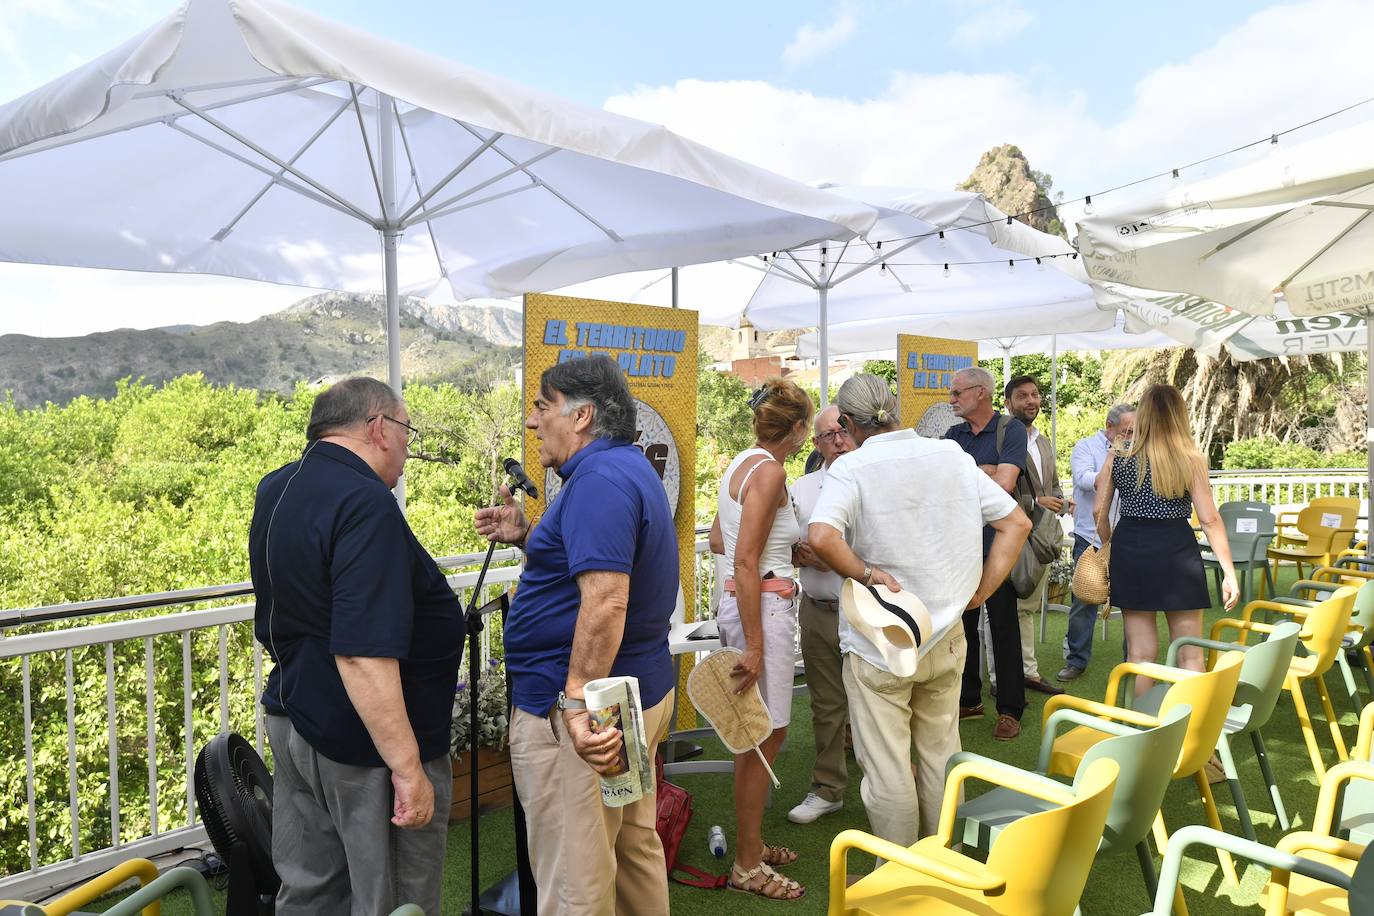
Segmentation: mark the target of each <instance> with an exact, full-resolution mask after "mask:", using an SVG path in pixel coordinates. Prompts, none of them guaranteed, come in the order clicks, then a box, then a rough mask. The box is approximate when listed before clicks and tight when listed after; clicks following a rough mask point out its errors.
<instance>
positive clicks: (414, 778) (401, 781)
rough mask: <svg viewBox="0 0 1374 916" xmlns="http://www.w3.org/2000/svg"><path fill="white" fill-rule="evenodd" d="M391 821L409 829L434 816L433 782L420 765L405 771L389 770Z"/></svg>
mask: <svg viewBox="0 0 1374 916" xmlns="http://www.w3.org/2000/svg"><path fill="white" fill-rule="evenodd" d="M391 789H392V793H393V798H394V801H393V803H392V814H391V823H393V824H395V825H396V826H397V827H404V828H407V829H410V830H415V829H417V828H420V827H423V826H425V825H426V824H428V823H429V821H430V818H432V817H434V784H433V783H432V782H430V781H429V777H428V776H426V775H425V768H424V767H423V766H420V765H418V764H417V765H416V766H415V767H413V768H411V769H408V770H406V771H405V772H397V771H396V770H392V772H391Z"/></svg>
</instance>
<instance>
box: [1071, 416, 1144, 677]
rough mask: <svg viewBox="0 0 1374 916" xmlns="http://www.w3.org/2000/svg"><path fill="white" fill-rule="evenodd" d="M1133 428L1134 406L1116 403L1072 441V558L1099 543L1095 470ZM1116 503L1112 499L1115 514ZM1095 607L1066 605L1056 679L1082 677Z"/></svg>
mask: <svg viewBox="0 0 1374 916" xmlns="http://www.w3.org/2000/svg"><path fill="white" fill-rule="evenodd" d="M1134 431H1135V406H1134V405H1131V404H1117V405H1115V406H1114V407H1112V409H1111V410H1109V411H1107V422H1106V424H1105V426H1104V428H1103V429H1100V430H1098V431H1097V432H1096V433H1093V434H1092V435H1091V436H1089V437H1088V438H1086V439H1080V440H1078V442H1077V443H1075V444H1074V447H1073V453H1072V454H1071V455H1070V457H1069V473H1070V474H1072V475H1073V500H1074V511H1073V561H1074V562H1075V563H1077V562H1078V558H1079V556H1081V555H1082V554H1083V551H1085V550H1087V549H1088V548H1089V547H1101V546H1102V540H1101V538H1099V537H1098V536H1097V521H1096V520H1095V519H1094V518H1093V502H1094V501H1095V500H1096V499H1097V472H1098V471H1100V470H1102V466H1103V465H1104V464H1106V463H1107V450H1108V448H1109V447H1110V446H1111V445H1112V443H1114V442H1127V441H1129V440H1130V438H1131V436H1132V434H1133V433H1134ZM1117 511H1119V510H1118V509H1117V504H1116V502H1115V501H1113V502H1112V513H1113V517H1115V514H1116V512H1117ZM1096 620H1097V608H1096V607H1095V606H1093V605H1087V604H1084V603H1083V602H1082V601H1079V600H1078V599H1077V598H1074V599H1073V604H1072V605H1071V606H1070V608H1069V631H1068V634H1067V635H1066V636H1065V637H1064V667H1063V668H1062V669H1060V671H1059V673H1058V674H1057V675H1055V680H1057V681H1072V680H1074V679H1075V678H1079V677H1082V675H1083V672H1084V671H1086V670H1087V668H1088V662H1090V661H1091V660H1092V657H1093V623H1094V622H1096Z"/></svg>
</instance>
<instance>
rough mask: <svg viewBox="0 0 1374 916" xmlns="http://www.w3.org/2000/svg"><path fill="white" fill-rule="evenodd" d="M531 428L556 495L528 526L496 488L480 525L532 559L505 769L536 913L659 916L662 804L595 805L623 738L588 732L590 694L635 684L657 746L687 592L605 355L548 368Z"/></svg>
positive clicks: (654, 480) (522, 592)
mask: <svg viewBox="0 0 1374 916" xmlns="http://www.w3.org/2000/svg"><path fill="white" fill-rule="evenodd" d="M525 426H526V428H528V429H532V430H534V432H535V435H536V437H537V438H538V439H539V461H540V463H541V464H542V465H543V466H544V467H546V468H552V469H553V470H554V471H555V472H557V474H558V476H559V477H560V478H561V479H562V481H563V485H562V489H561V490H560V491H559V493H558V495H557V497H556V498H555V499H554V501H553V503H552V504H551V505H550V506H549V508H548V510H547V511H546V512H545V513H544V515H543V517H542V518H541V519H539V521H538V524H535V525H531V524H530V523H529V522H527V521H526V519H525V517H524V515H523V513H522V512H521V511H520V508H519V506H518V505H517V504H516V503H515V500H514V499H513V498H512V497H511V494H510V490H509V489H508V488H504V487H503V488H502V494H503V496H504V498H505V500H504V502H505V504H504V505H502V506H499V507H495V508H491V509H481V510H479V511H478V512H477V518H476V525H477V531H478V533H479V534H481V535H483V536H484V537H487V538H489V539H492V540H497V541H502V542H504V543H507V544H517V545H520V546H522V547H523V548H524V550H525V554H526V565H525V570H524V572H523V573H522V574H521V576H520V584H519V587H518V588H517V589H516V593H515V601H514V603H513V604H512V606H511V609H510V612H509V614H508V615H507V618H506V623H505V630H504V633H503V639H504V642H505V648H506V665H507V667H508V669H509V670H510V672H511V680H512V689H513V693H514V695H513V696H512V702H513V704H514V706H515V711H514V713H513V714H512V717H511V727H510V740H511V765H512V766H511V768H512V771H513V772H514V774H515V785H516V790H517V791H518V792H519V794H520V803H521V804H522V805H523V806H524V808H525V818H526V825H527V827H528V834H529V847H530V861H531V865H532V866H533V869H534V875H535V881H536V883H537V884H538V885H539V914H540V916H550V914H569V916H571V914H587V916H604V914H610V913H619V914H631V913H632V914H648V916H658V914H666V913H667V912H668V882H667V868H666V867H665V865H664V860H663V846H662V844H661V843H660V842H659V838H658V832H657V830H656V827H655V821H656V818H655V802H656V796H655V795H654V794H652V793H650V794H648V795H646V796H645V797H644V798H643V799H642V800H641V801H638V802H635V803H634V804H631V805H627V806H625V807H623V808H607V807H604V806H603V805H602V804H601V791H600V788H599V785H598V780H597V773H598V772H611V769H612V767H613V766H614V765H615V761H616V755H617V753H618V751H619V749H620V744H621V735H620V731H619V730H618V729H608V730H606V731H603V732H600V733H594V732H593V731H592V730H591V726H590V723H589V720H588V716H587V711H586V704H585V702H584V701H583V687H584V686H585V685H586V684H587V682H588V681H591V680H594V679H596V678H600V677H606V676H610V675H616V676H618V675H632V676H634V677H636V678H638V679H639V691H640V699H641V700H642V702H643V704H644V710H645V712H644V729H645V733H646V735H647V737H648V740H649V743H650V745H651V746H652V745H653V744H654V743H655V742H656V741H657V740H658V739H659V738H660V737H662V735H663V733H664V732H665V731H666V730H667V727H668V720H669V718H670V715H671V711H672V705H673V666H672V659H671V656H670V655H669V652H668V625H669V617H670V616H671V615H672V612H673V607H674V605H675V604H676V601H677V591H678V547H677V537H676V533H675V530H674V527H673V515H672V510H671V508H670V507H669V505H668V497H667V494H666V493H665V492H664V489H663V484H662V482H661V481H660V480H659V477H658V475H657V473H656V472H655V471H654V469H653V467H652V466H651V465H650V464H649V462H648V460H647V459H646V458H645V457H644V455H643V453H641V452H640V451H639V449H637V448H635V446H634V445H633V440H634V436H635V404H634V399H633V398H632V397H631V396H630V391H629V388H628V387H627V386H626V384H625V378H624V376H623V375H622V374H621V371H620V368H619V367H618V366H617V365H616V364H615V362H613V361H612V360H610V359H609V358H607V357H605V356H593V357H590V358H586V359H576V360H572V361H570V362H565V363H560V364H558V365H556V366H553V367H552V368H550V369H548V370H546V371H545V372H544V374H543V375H542V376H541V377H540V379H539V390H538V394H537V396H536V397H535V400H534V409H533V410H532V411H530V415H529V416H528V417H527V418H526V420H525Z"/></svg>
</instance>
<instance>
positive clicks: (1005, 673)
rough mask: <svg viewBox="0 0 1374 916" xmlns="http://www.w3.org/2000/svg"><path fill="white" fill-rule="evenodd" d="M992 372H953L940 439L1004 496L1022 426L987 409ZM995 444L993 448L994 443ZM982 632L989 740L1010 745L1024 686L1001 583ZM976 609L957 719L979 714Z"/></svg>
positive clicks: (1011, 601)
mask: <svg viewBox="0 0 1374 916" xmlns="http://www.w3.org/2000/svg"><path fill="white" fill-rule="evenodd" d="M993 385H994V381H993V378H992V373H990V372H988V371H987V370H986V369H981V368H979V367H977V366H975V367H973V368H970V369H961V370H960V371H958V372H956V373H954V378H953V379H952V380H951V384H950V389H949V404H950V407H952V408H953V409H954V415H955V416H956V417H960V418H962V419H963V421H964V422H963V423H956V424H954V425H953V426H951V427H950V428H949V430H948V431H947V432H946V433H945V438H946V439H953V440H954V441H955V442H957V443H959V447H960V448H962V449H963V450H964V451H965V452H967V453H968V454H969V455H971V456H973V461H974V463H975V464H977V465H978V466H979V467H980V468H982V469H983V471H984V473H986V474H988V476H990V477H992V479H993V480H995V481H997V483H998V484H999V485H1001V487H1002V489H1004V490H1006V491H1007V492H1008V493H1014V492H1015V490H1016V479H1017V477H1019V476H1020V475H1021V474H1022V473H1024V472H1025V469H1026V442H1027V434H1026V427H1025V426H1024V425H1023V424H1022V423H1021V421H1020V420H1018V419H1016V418H1015V417H1011V416H1003V415H1002V414H1000V413H999V412H998V411H996V410H994V409H993V406H992V389H993ZM999 428H1000V430H1001V434H1000V435H999V434H998V430H999ZM999 439H1000V440H1001V444H1000V446H999V444H998V440H999ZM995 533H996V532H995V531H994V530H993V529H992V527H991V526H990V525H985V526H983V559H984V560H987V556H988V551H989V550H991V549H992V539H993V537H994V535H995ZM983 607H984V608H985V609H986V610H987V615H988V629H989V630H990V631H991V633H992V662H993V669H994V670H995V671H996V672H997V723H996V725H994V726H993V730H992V736H993V737H994V738H996V739H997V740H999V741H1010V740H1011V739H1013V738H1015V737H1016V736H1017V735H1019V734H1021V714H1022V713H1023V712H1025V709H1026V685H1025V680H1024V679H1023V678H1022V674H1021V629H1020V622H1019V621H1018V620H1017V616H1016V591H1015V589H1013V588H1012V586H1011V581H1010V580H1008V581H1004V582H1003V583H1002V584H1001V585H1000V586H998V587H997V590H996V591H994V592H993V593H992V594H991V595H989V596H988V598H987V601H986V602H985V603H984V605H983ZM978 615H979V611H978V609H977V608H973V609H972V610H968V611H965V612H964V636H965V638H966V639H967V640H968V656H967V657H966V658H965V659H964V682H963V687H962V689H961V690H960V695H959V718H960V719H970V718H979V717H981V716H982V715H983V679H982V677H981V676H980V675H979V671H978V664H979V659H981V658H982V654H981V653H980V652H979V651H978V643H979V638H978Z"/></svg>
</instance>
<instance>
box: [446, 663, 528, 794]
mask: <svg viewBox="0 0 1374 916" xmlns="http://www.w3.org/2000/svg"><path fill="white" fill-rule="evenodd" d="M468 676H469V677H470V676H471V671H469V674H468ZM477 688H478V689H477V693H478V697H477V741H476V745H477V749H476V753H475V754H474V753H472V750H473V740H472V737H473V736H472V735H471V726H470V715H471V703H472V690H471V689H470V688H469V685H468V682H467V681H466V680H460V681H459V682H458V686H457V688H456V689H455V691H454V695H453V731H452V736H451V738H450V739H449V756H450V757H452V760H453V805H452V807H451V808H450V810H449V820H451V821H457V820H464V819H465V818H467V817H468V815H469V813H470V812H471V810H472V799H471V790H470V776H469V774H470V773H471V770H472V767H473V766H474V764H475V765H476V767H477V780H478V784H477V792H478V795H477V809H478V811H489V810H493V809H495V808H502V807H505V806H506V805H508V804H510V803H511V797H512V791H513V788H512V787H513V784H514V780H513V779H512V777H511V769H510V751H509V749H508V746H507V745H508V740H509V737H510V720H509V718H508V708H509V707H508V705H507V701H506V672H505V668H504V667H503V666H502V664H501V660H500V659H497V658H493V659H491V660H489V661H488V662H487V664H486V665H485V666H484V670H483V671H482V673H481V676H480V679H479V680H478V683H477ZM474 757H475V760H474Z"/></svg>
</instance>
